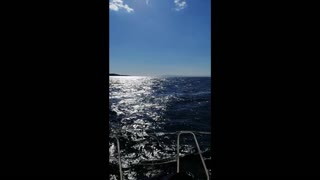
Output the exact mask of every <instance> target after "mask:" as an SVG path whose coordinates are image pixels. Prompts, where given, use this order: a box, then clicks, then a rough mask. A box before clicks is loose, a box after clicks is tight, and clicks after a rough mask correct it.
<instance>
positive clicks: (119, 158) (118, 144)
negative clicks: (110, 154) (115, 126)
mask: <svg viewBox="0 0 320 180" xmlns="http://www.w3.org/2000/svg"><path fill="white" fill-rule="evenodd" d="M110 138H115V139H116V141H117V151H118V164H119V173H120V180H122V179H123V178H122V174H123V173H122V163H121V157H120V142H119V139H118V138H117V137H116V136H110Z"/></svg>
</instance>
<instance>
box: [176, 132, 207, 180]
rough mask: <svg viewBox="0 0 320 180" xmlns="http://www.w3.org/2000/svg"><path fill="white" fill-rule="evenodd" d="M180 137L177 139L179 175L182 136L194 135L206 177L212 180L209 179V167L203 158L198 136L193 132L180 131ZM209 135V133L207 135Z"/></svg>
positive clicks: (178, 169)
mask: <svg viewBox="0 0 320 180" xmlns="http://www.w3.org/2000/svg"><path fill="white" fill-rule="evenodd" d="M177 133H178V137H177V173H179V171H180V161H179V157H180V153H179V149H180V144H179V142H180V135H181V134H192V135H193V138H194V141H195V143H196V145H197V148H198V152H199V156H200V158H201V161H202V164H203V168H204V171H205V172H206V176H207V180H209V179H210V177H209V172H208V169H207V166H206V164H205V162H204V159H203V157H202V153H201V150H200V147H199V144H198V141H197V138H196V135H195V134H194V133H193V132H192V131H178V132H177ZM206 134H207V133H206ZM208 134H211V133H208Z"/></svg>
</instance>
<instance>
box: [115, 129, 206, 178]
mask: <svg viewBox="0 0 320 180" xmlns="http://www.w3.org/2000/svg"><path fill="white" fill-rule="evenodd" d="M156 134H159V133H148V136H151V137H156V136H155V135H156ZM165 134H177V155H176V160H177V173H179V172H180V135H181V134H191V135H193V139H194V141H195V143H196V146H197V149H198V153H199V156H200V159H201V162H202V165H203V168H204V171H205V174H206V177H207V180H209V179H210V177H209V172H208V169H207V166H206V164H205V161H204V158H203V156H202V151H201V149H200V146H199V143H198V140H197V137H196V135H195V134H204V135H210V134H211V132H204V131H177V132H166V133H165ZM109 137H110V139H116V142H117V151H118V164H119V173H120V180H123V172H122V163H121V155H120V154H121V149H120V141H119V138H118V137H117V136H115V135H110V136H109Z"/></svg>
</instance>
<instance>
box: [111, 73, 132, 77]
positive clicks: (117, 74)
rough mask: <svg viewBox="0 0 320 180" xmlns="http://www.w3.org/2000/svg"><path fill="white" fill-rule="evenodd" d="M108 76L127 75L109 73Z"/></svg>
mask: <svg viewBox="0 0 320 180" xmlns="http://www.w3.org/2000/svg"><path fill="white" fill-rule="evenodd" d="M109 76H129V75H122V74H115V73H110V74H109Z"/></svg>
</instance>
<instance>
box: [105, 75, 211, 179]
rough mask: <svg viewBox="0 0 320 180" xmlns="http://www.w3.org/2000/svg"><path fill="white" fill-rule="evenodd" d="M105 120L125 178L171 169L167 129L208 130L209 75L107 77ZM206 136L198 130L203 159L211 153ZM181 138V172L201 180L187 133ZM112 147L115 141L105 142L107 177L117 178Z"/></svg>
mask: <svg viewBox="0 0 320 180" xmlns="http://www.w3.org/2000/svg"><path fill="white" fill-rule="evenodd" d="M109 119H110V121H109V127H110V130H109V132H110V134H112V135H117V136H119V139H120V144H121V158H122V166H123V171H124V179H139V180H140V179H150V178H156V177H158V176H161V175H166V174H170V173H172V172H174V171H176V161H175V155H176V138H177V136H176V135H175V134H174V133H172V132H176V131H181V130H191V131H208V132H210V131H211V78H210V77H170V78H160V77H138V76H126V77H124V76H112V77H110V81H109ZM210 137H211V136H210V135H201V134H199V135H197V138H198V142H199V144H200V148H201V150H202V151H203V152H204V157H205V158H206V159H207V161H208V160H209V159H210V158H211V157H210V154H211V153H210V149H211V146H210V142H211V140H210ZM180 141H181V143H180V144H181V156H185V158H182V159H181V166H182V167H181V171H186V172H187V173H188V174H190V175H192V176H194V177H195V179H205V176H204V171H203V167H202V164H201V161H200V158H199V157H198V156H196V155H194V154H195V153H197V150H196V147H195V143H194V141H193V139H192V136H191V135H184V136H181V140H180ZM115 152H116V151H115V144H114V141H110V142H109V153H110V156H111V158H110V159H109V165H110V167H111V171H109V172H111V174H110V179H119V177H118V173H119V172H118V164H117V161H116V159H115V158H112V157H117V156H116V153H115ZM160 162H161V163H162V164H161V163H160ZM163 162H164V163H163ZM167 162H168V163H167ZM158 163H159V164H158ZM150 164H151V165H150ZM152 164H153V165H152ZM208 168H209V169H210V172H211V168H210V167H208Z"/></svg>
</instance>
